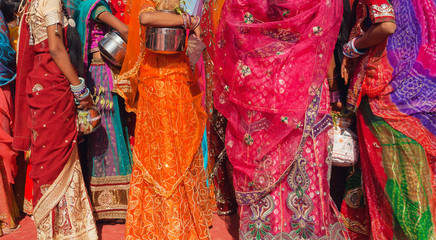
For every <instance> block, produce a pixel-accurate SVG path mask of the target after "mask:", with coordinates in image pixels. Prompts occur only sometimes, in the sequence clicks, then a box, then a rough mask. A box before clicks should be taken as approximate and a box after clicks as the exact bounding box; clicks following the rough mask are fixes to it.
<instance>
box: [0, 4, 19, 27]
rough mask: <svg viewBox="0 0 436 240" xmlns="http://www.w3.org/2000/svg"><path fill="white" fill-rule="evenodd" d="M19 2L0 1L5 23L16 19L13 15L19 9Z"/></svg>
mask: <svg viewBox="0 0 436 240" xmlns="http://www.w3.org/2000/svg"><path fill="white" fill-rule="evenodd" d="M20 2H21V0H0V10H1V11H2V13H3V16H4V17H5V21H6V22H7V23H9V22H12V21H14V20H15V19H16V17H15V14H16V13H17V12H18V9H19V8H20Z"/></svg>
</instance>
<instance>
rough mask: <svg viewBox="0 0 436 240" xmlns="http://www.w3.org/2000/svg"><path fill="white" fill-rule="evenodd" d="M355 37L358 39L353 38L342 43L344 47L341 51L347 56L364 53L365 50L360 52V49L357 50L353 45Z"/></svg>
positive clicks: (357, 55)
mask: <svg viewBox="0 0 436 240" xmlns="http://www.w3.org/2000/svg"><path fill="white" fill-rule="evenodd" d="M357 39H359V38H353V40H351V41H349V42H347V43H346V44H344V48H343V50H342V53H343V54H344V55H345V56H347V57H349V58H358V57H360V56H362V55H364V54H365V53H366V52H361V51H359V50H357V48H356V47H355V46H354V42H356V40H357Z"/></svg>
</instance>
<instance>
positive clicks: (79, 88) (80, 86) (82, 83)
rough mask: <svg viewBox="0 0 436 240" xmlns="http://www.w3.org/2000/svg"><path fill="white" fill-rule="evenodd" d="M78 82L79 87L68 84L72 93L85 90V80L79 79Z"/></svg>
mask: <svg viewBox="0 0 436 240" xmlns="http://www.w3.org/2000/svg"><path fill="white" fill-rule="evenodd" d="M79 80H80V84H79V85H71V84H70V88H71V91H72V92H73V93H77V92H81V91H82V90H83V89H85V88H86V85H85V79H83V78H81V77H79Z"/></svg>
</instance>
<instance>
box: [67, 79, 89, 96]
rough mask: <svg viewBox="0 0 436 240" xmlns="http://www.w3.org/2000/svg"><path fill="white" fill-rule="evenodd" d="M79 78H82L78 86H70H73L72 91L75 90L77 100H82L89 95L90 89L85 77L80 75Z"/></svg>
mask: <svg viewBox="0 0 436 240" xmlns="http://www.w3.org/2000/svg"><path fill="white" fill-rule="evenodd" d="M79 80H80V84H79V85H76V86H73V85H70V87H71V92H73V95H74V98H75V99H76V100H77V101H82V100H84V99H85V98H87V97H88V96H89V89H88V88H87V87H86V85H85V79H83V78H81V77H79Z"/></svg>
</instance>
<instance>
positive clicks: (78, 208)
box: [14, 0, 97, 239]
mask: <svg viewBox="0 0 436 240" xmlns="http://www.w3.org/2000/svg"><path fill="white" fill-rule="evenodd" d="M62 9H63V8H62V2H61V1H60V0H35V1H32V2H31V3H30V5H29V7H28V9H27V14H26V15H25V19H23V20H22V21H21V31H20V40H19V47H18V49H19V51H18V66H17V68H18V69H19V71H18V73H17V74H18V76H17V108H18V111H17V117H16V120H17V125H16V136H15V139H14V141H15V143H14V144H15V145H14V146H15V147H16V148H18V149H19V150H27V149H28V148H29V145H30V150H31V151H32V162H31V164H32V170H31V172H30V177H31V178H32V180H33V205H34V211H33V217H34V222H35V225H36V229H37V234H38V239H97V231H96V227H95V223H94V218H93V216H92V210H91V206H90V202H89V198H88V195H87V193H86V188H85V185H84V181H83V176H82V171H81V168H80V163H79V158H78V152H77V135H78V131H77V125H76V117H77V112H76V104H75V100H76V101H77V102H78V103H79V105H78V108H81V109H89V108H90V107H91V106H92V100H91V98H90V96H89V90H87V89H86V88H85V87H83V86H84V81H83V80H80V79H79V77H78V75H77V73H76V72H75V70H74V67H73V65H72V63H71V61H70V57H69V53H68V52H67V50H66V47H65V45H64V35H63V32H64V31H63V29H64V27H66V26H67V18H66V17H65V16H66V14H65V12H66V10H62ZM71 49H72V47H71V46H70V54H71V52H72V50H71ZM79 51H80V48H79ZM78 60H80V58H79V59H78ZM79 89H80V92H78V91H79ZM87 93H88V94H87ZM73 94H74V96H73Z"/></svg>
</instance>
